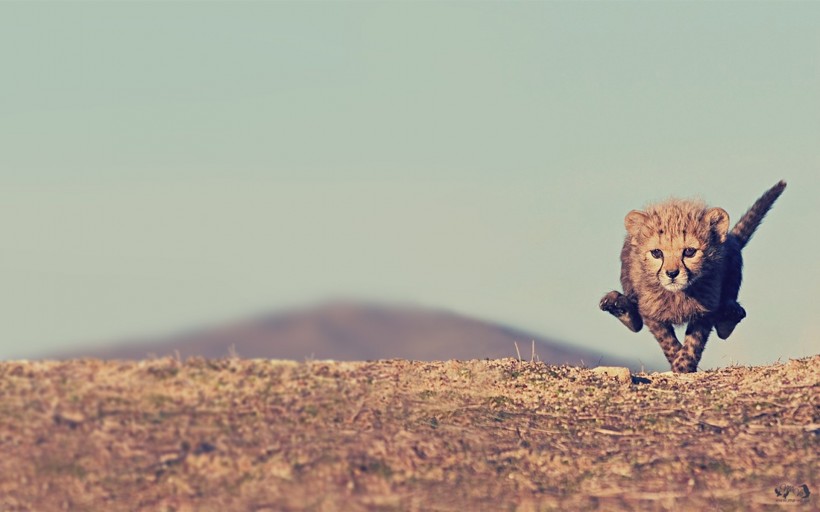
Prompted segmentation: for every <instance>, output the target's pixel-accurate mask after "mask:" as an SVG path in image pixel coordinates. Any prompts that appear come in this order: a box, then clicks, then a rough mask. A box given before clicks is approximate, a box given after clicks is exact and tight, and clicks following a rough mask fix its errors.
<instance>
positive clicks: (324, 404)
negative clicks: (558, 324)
mask: <svg viewBox="0 0 820 512" xmlns="http://www.w3.org/2000/svg"><path fill="white" fill-rule="evenodd" d="M818 376H820V355H818V356H814V357H810V358H807V359H801V360H792V361H790V362H788V363H785V364H775V365H772V366H764V367H754V368H747V367H730V368H724V369H720V370H714V371H706V372H700V373H696V374H690V375H671V374H639V375H632V376H631V377H629V378H628V379H627V378H624V377H621V378H612V377H610V376H608V375H606V374H604V373H602V372H601V371H599V372H598V373H595V372H593V371H591V370H587V369H583V368H575V367H567V366H548V365H545V364H543V363H539V362H522V361H519V360H516V359H499V360H473V361H446V362H434V363H429V362H414V361H406V360H390V361H372V362H356V363H350V362H329V361H309V362H305V363H294V362H288V361H270V360H241V359H223V360H204V359H190V360H188V361H186V362H184V363H183V362H180V361H178V360H175V359H171V358H168V359H156V360H148V361H141V362H118V361H109V362H102V361H99V360H73V361H66V362H49V361H43V362H4V363H0V453H2V457H0V511H3V512H10V511H24V510H31V511H51V510H72V511H82V510H89V511H92V510H107V511H118V510H123V511H125V510H134V511H137V510H152V511H153V510H168V511H171V510H173V511H194V510H197V511H210V510H213V511H216V510H255V511H261V510H270V511H274V510H275V511H290V510H293V511H296V510H316V511H335V510H352V511H359V510H362V511H364V510H385V511H387V510H397V511H398V510H408V511H421V510H425V511H427V510H520V511H536V510H568V509H573V510H587V509H606V510H634V509H645V510H671V509H686V510H771V509H774V510H777V509H781V508H783V507H791V506H793V505H798V506H799V507H798V508H799V509H801V510H806V509H812V510H817V509H820V499H818V495H820V479H818V475H819V474H820V471H818V470H819V469H820V467H818V466H820V464H818V455H817V454H818V451H820V450H818V436H819V435H820V414H819V413H818V407H819V406H820V400H818V396H819V395H818V387H819V386H820V384H818ZM783 484H788V485H794V486H798V485H802V484H805V485H807V487H808V489H810V490H811V493H812V494H811V495H810V496H808V497H807V498H795V496H794V493H792V495H791V496H790V497H787V499H786V500H785V501H784V500H783V499H782V498H778V496H777V495H776V494H775V491H774V489H775V487H777V486H780V485H783Z"/></svg>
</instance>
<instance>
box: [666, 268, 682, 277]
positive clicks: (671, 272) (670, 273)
mask: <svg viewBox="0 0 820 512" xmlns="http://www.w3.org/2000/svg"><path fill="white" fill-rule="evenodd" d="M678 274H680V269H679V268H676V269H675V270H667V271H666V275H667V276H669V278H670V279H675V278H676V277H678Z"/></svg>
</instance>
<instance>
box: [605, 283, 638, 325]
mask: <svg viewBox="0 0 820 512" xmlns="http://www.w3.org/2000/svg"><path fill="white" fill-rule="evenodd" d="M599 307H600V308H601V309H602V310H603V311H607V312H609V313H610V314H612V316H614V317H615V318H617V319H618V320H620V321H621V323H622V324H624V325H625V326H626V327H627V329H629V330H630V331H632V332H638V331H640V330H641V328H642V327H643V318H641V314H640V313H639V312H638V305H637V304H636V303H635V301H632V300H630V299H629V297H627V296H626V295H624V294H622V293H620V292H616V291H615V290H612V291H611V292H609V293H607V294H606V295H604V296H603V298H602V299H601V302H600V303H599Z"/></svg>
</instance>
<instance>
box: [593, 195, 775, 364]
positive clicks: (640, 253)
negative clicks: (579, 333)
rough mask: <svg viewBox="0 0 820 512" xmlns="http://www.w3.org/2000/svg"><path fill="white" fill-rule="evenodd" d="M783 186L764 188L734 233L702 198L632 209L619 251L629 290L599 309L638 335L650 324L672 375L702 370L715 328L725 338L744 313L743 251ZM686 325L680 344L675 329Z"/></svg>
mask: <svg viewBox="0 0 820 512" xmlns="http://www.w3.org/2000/svg"><path fill="white" fill-rule="evenodd" d="M785 188H786V182H785V181H780V182H779V183H778V184H777V185H775V186H774V187H772V188H771V189H769V190H768V191H766V193H764V194H763V196H761V197H760V199H758V200H757V201H756V202H755V203H754V204H753V205H752V207H751V208H749V211H747V212H746V213H745V214H744V215H743V217H741V218H740V220H739V221H738V223H737V224H735V227H734V228H732V230H731V231H730V230H729V214H727V213H726V211H725V210H723V209H722V208H707V207H706V205H705V204H704V203H702V202H700V201H694V200H679V199H671V200H669V201H666V202H663V203H659V204H655V205H652V206H649V207H648V208H647V209H646V211H638V210H633V211H631V212H629V213H628V214H627V216H626V219H624V224H625V225H626V231H627V235H626V240H625V241H624V245H623V249H621V285H623V289H624V292H623V293H619V292H617V291H611V292H609V293H607V294H606V295H604V297H603V298H602V299H601V302H600V308H601V309H602V310H604V311H607V312H609V313H611V314H612V315H614V316H615V317H617V318H618V320H620V321H621V322H622V323H623V324H624V325H626V326H627V327H628V328H629V329H630V330H631V331H633V332H638V331H640V330H641V328H642V327H643V324H644V323H645V324H646V327H647V328H648V329H649V331H650V332H651V333H652V334H653V335H654V336H655V338H657V340H658V343H659V344H660V346H661V349H662V350H663V353H664V355H665V356H666V359H667V360H668V361H669V364H670V365H671V366H672V371H674V372H677V373H690V372H695V371H697V368H698V363H699V362H700V358H701V355H702V354H703V349H704V347H705V346H706V340H707V338H708V337H709V334H710V333H711V332H712V327H714V328H715V330H716V331H717V335H718V337H720V338H721V339H726V338H728V337H729V335H730V334H732V331H733V330H734V328H735V326H736V325H737V324H738V322H740V321H741V320H743V318H744V317H745V316H746V311H745V310H744V309H743V307H742V306H741V305H740V304H738V303H737V294H738V291H739V290H740V281H741V278H742V268H743V258H742V257H741V254H740V252H741V249H743V247H744V246H745V245H746V244H747V243H748V242H749V239H750V238H751V237H752V234H753V233H754V231H755V229H757V227H758V226H759V225H760V223H761V222H762V221H763V217H764V216H765V215H766V213H767V212H768V211H769V209H770V208H771V207H772V204H774V202H775V200H776V199H777V198H778V197H779V196H780V194H781V193H782V192H783V190H784V189H785ZM684 323H686V324H687V325H686V339H685V340H684V343H683V344H681V343H680V342H679V341H678V339H677V337H676V336H675V330H674V327H673V326H675V325H681V324H684Z"/></svg>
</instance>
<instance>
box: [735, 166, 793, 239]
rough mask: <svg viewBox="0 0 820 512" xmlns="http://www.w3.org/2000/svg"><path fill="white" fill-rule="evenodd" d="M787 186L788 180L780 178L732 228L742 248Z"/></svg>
mask: <svg viewBox="0 0 820 512" xmlns="http://www.w3.org/2000/svg"><path fill="white" fill-rule="evenodd" d="M785 188H786V182H785V181H783V180H780V181H779V182H778V183H777V185H775V186H773V187H772V188H770V189H769V190H767V191H766V192H764V193H763V195H762V196H760V199H758V200H757V201H755V204H753V205H752V207H751V208H749V210H748V211H747V212H746V213H744V214H743V217H741V218H740V220H739V221H737V224H735V227H733V228H732V234H733V235H734V236H735V237H736V238H737V240H738V242H739V243H740V247H741V248H742V247H745V246H746V244H747V243H749V239H750V238H752V235H753V234H754V232H755V230H756V229H757V227H758V226H759V225H760V223H761V222H763V217H765V216H766V213H768V211H769V210H770V209H771V207H772V205H773V204H774V202H775V201H776V200H777V198H778V197H780V194H782V193H783V190H784V189H785Z"/></svg>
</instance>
